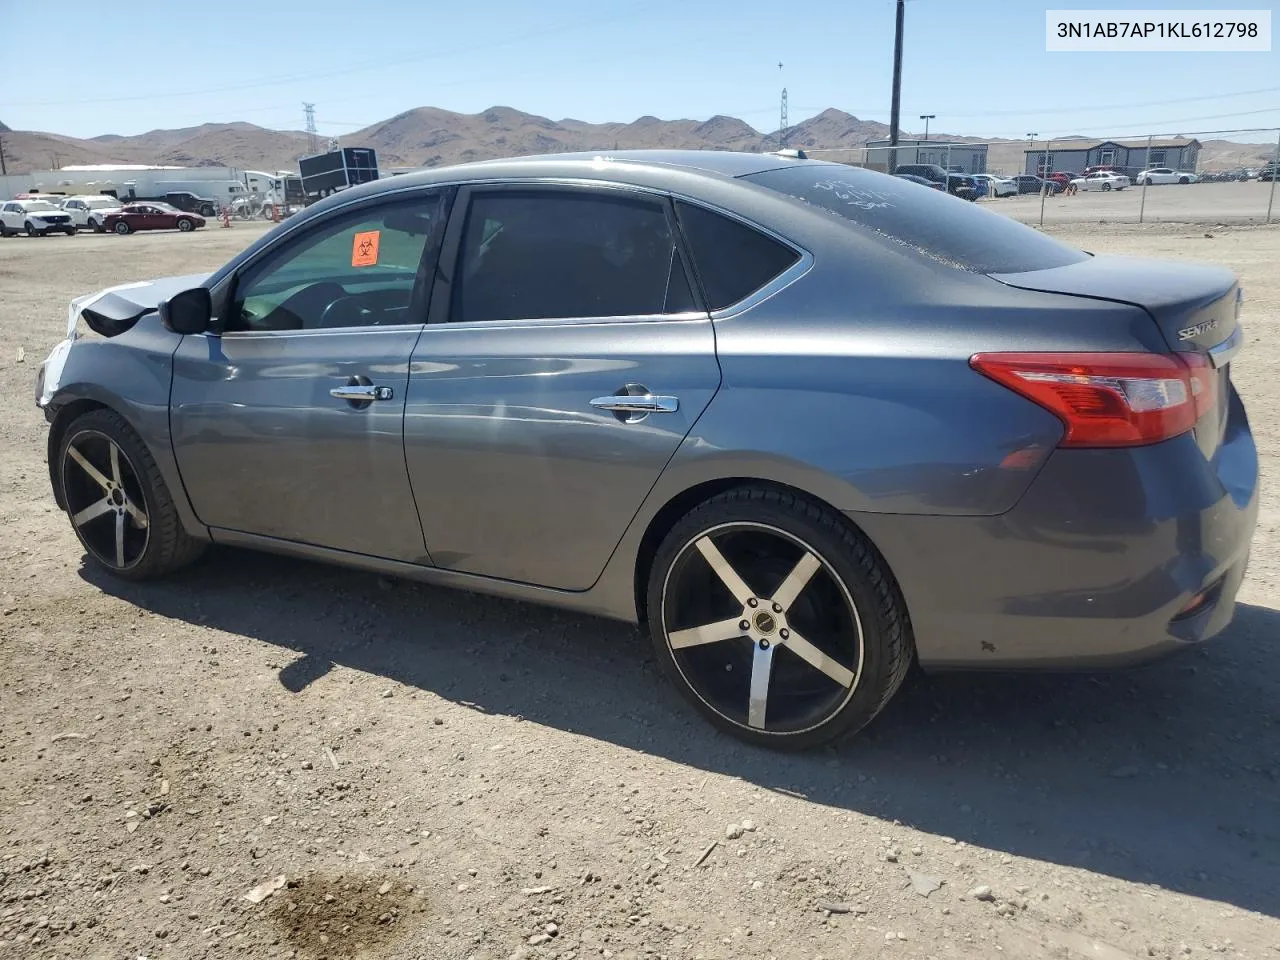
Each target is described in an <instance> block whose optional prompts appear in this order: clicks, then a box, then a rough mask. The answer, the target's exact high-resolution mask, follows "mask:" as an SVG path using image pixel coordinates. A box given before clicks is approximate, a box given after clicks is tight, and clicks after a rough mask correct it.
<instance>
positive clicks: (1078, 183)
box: [1071, 170, 1131, 192]
mask: <svg viewBox="0 0 1280 960" xmlns="http://www.w3.org/2000/svg"><path fill="white" fill-rule="evenodd" d="M1071 184H1072V186H1074V187H1075V188H1076V189H1077V190H1101V191H1103V192H1106V191H1109V190H1123V189H1125V188H1126V187H1128V186H1130V185H1131V184H1130V180H1129V178H1128V177H1126V176H1125V175H1124V174H1122V173H1112V172H1111V171H1109V170H1102V171H1099V172H1097V173H1091V174H1089V175H1088V176H1087V177H1077V178H1076V179H1075V180H1072V181H1071Z"/></svg>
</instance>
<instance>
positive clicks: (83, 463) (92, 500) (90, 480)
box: [58, 409, 204, 580]
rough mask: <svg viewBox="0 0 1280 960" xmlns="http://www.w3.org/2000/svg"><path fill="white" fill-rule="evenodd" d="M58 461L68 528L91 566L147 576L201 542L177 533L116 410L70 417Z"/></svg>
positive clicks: (191, 555)
mask: <svg viewBox="0 0 1280 960" xmlns="http://www.w3.org/2000/svg"><path fill="white" fill-rule="evenodd" d="M58 464H59V481H60V482H61V484H62V497H63V503H64V504H65V506H66V510H67V515H68V516H69V517H70V518H71V526H72V529H74V530H75V533H76V536H77V537H78V538H79V540H80V544H81V546H83V547H84V549H85V550H86V552H87V553H88V554H89V556H90V557H91V558H92V560H93V561H94V562H95V563H96V564H97V565H98V566H100V567H102V568H103V569H105V570H108V571H109V572H111V573H113V574H115V575H117V576H120V577H124V578H125V579H128V580H149V579H152V578H155V577H159V576H163V575H164V574H166V573H170V572H172V571H174V570H177V569H178V568H179V567H182V566H185V565H186V564H188V563H190V562H191V561H193V560H195V559H196V558H197V557H198V556H199V555H200V554H201V553H202V552H203V550H204V544H203V543H202V542H201V541H199V540H195V539H193V538H192V537H190V536H188V535H187V533H186V531H185V530H183V528H182V523H181V520H180V518H179V517H178V512H177V509H176V508H175V507H174V505H173V498H172V496H171V495H170V493H169V488H168V486H167V485H166V484H165V482H164V478H163V477H162V476H161V474H160V469H159V468H158V467H157V466H156V462H155V459H154V458H153V457H152V456H151V452H150V451H149V450H148V449H147V448H146V445H145V444H144V443H143V442H142V440H141V439H139V437H138V435H137V434H136V433H134V431H133V429H132V428H131V427H130V426H129V424H128V423H126V422H125V420H124V419H123V418H122V417H121V416H120V415H119V414H117V413H115V412H114V411H111V410H102V409H100V410H92V411H90V412H89V413H86V414H83V415H82V416H80V417H77V418H76V420H75V421H73V422H72V423H71V424H70V426H69V427H68V428H67V431H66V434H65V435H64V437H63V439H62V443H61V444H60V446H59V454H58Z"/></svg>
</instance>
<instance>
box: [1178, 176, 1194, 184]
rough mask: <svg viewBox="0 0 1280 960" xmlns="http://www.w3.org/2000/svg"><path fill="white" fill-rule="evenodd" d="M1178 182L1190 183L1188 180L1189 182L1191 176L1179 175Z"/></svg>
mask: <svg viewBox="0 0 1280 960" xmlns="http://www.w3.org/2000/svg"><path fill="white" fill-rule="evenodd" d="M1178 182H1179V183H1190V182H1191V178H1190V177H1179V178H1178Z"/></svg>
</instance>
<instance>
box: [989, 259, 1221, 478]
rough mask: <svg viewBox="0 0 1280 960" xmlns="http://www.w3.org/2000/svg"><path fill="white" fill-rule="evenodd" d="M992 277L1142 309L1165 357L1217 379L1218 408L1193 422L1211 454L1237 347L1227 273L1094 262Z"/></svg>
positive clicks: (1200, 267) (1164, 264)
mask: <svg viewBox="0 0 1280 960" xmlns="http://www.w3.org/2000/svg"><path fill="white" fill-rule="evenodd" d="M990 276H991V277H992V279H994V280H998V281H1000V282H1001V283H1004V284H1008V285H1009V286H1011V287H1017V288H1019V289H1022V290H1033V291H1039V292H1042V293H1057V294H1063V295H1066V296H1072V297H1088V298H1092V299H1095V300H1111V301H1114V302H1117V303H1126V304H1130V305H1132V306H1136V307H1141V308H1142V309H1143V310H1145V311H1146V313H1147V314H1148V315H1149V316H1150V317H1151V319H1152V320H1154V321H1155V323H1156V326H1157V327H1159V329H1160V332H1161V334H1162V335H1163V337H1164V340H1165V342H1166V343H1167V344H1168V345H1169V349H1170V350H1171V351H1173V352H1177V353H1197V354H1202V355H1204V356H1206V357H1207V358H1208V360H1209V362H1210V364H1211V366H1212V367H1213V368H1214V369H1215V370H1216V372H1217V374H1218V375H1217V377H1216V378H1215V379H1216V387H1215V389H1216V390H1217V398H1216V400H1217V402H1216V403H1215V404H1214V406H1213V409H1212V410H1210V411H1209V412H1207V413H1206V414H1205V415H1204V416H1203V417H1201V419H1200V422H1199V423H1197V424H1196V430H1195V433H1196V441H1197V443H1198V444H1199V445H1200V448H1201V450H1203V451H1204V453H1205V455H1206V456H1212V454H1213V452H1214V451H1215V450H1217V448H1218V446H1219V444H1220V443H1221V442H1222V437H1223V434H1224V432H1225V430H1226V425H1227V412H1228V409H1229V406H1230V405H1229V403H1228V398H1229V397H1230V392H1231V374H1230V363H1231V359H1232V357H1234V356H1235V354H1236V353H1237V352H1238V351H1239V349H1240V346H1241V344H1242V342H1243V331H1242V330H1241V329H1240V319H1239V318H1240V309H1241V305H1242V303H1243V291H1242V290H1241V288H1240V284H1239V280H1238V279H1237V277H1236V275H1235V274H1234V273H1233V272H1232V271H1230V270H1228V269H1226V268H1224V267H1216V266H1210V265H1207V264H1200V263H1184V262H1178V261H1170V260H1154V259H1148V258H1145V257H1118V256H1098V257H1090V258H1089V259H1088V260H1082V261H1080V262H1079V263H1072V264H1068V265H1067V266H1064V267H1053V268H1051V269H1048V270H1034V271H1030V272H1027V273H993V274H991V275H990Z"/></svg>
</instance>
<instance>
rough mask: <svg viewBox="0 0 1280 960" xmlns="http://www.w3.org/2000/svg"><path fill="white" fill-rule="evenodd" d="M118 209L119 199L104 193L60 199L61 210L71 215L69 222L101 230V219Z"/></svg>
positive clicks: (100, 231)
mask: <svg viewBox="0 0 1280 960" xmlns="http://www.w3.org/2000/svg"><path fill="white" fill-rule="evenodd" d="M119 209H120V201H119V200H117V199H116V198H115V197H109V196H107V195H106V194H102V193H100V194H95V195H93V196H84V197H68V198H67V199H66V200H63V201H62V212H63V213H68V214H70V215H71V222H72V223H74V224H75V225H76V226H77V227H84V228H85V229H87V230H94V231H96V232H97V233H102V232H103V226H102V221H103V220H104V219H105V218H106V216H107V214H108V213H115V212H116V211H117V210H119Z"/></svg>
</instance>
